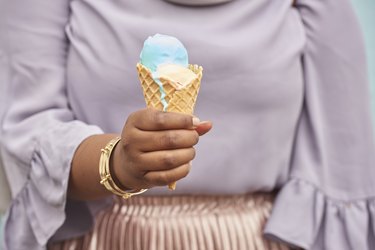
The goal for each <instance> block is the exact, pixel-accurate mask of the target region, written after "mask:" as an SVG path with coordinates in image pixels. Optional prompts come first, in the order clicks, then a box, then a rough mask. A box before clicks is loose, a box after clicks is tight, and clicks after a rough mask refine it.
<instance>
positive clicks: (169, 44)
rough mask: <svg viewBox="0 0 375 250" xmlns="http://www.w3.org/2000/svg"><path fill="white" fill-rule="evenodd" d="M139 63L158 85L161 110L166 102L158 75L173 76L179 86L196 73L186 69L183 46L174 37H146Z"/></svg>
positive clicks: (187, 62)
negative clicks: (148, 71) (149, 72)
mask: <svg viewBox="0 0 375 250" xmlns="http://www.w3.org/2000/svg"><path fill="white" fill-rule="evenodd" d="M140 63H141V64H142V65H143V66H145V67H146V68H148V69H149V70H150V71H151V74H152V78H153V79H154V81H155V82H156V83H157V84H158V85H159V89H160V95H161V102H162V104H163V110H164V111H166V110H167V107H168V103H167V102H166V100H165V96H166V94H165V91H164V88H163V84H162V82H161V81H160V77H161V76H162V77H165V78H169V79H171V78H173V79H172V80H173V81H174V82H176V84H180V85H181V87H183V85H184V84H185V82H189V81H191V80H192V79H193V78H194V77H196V75H195V74H194V73H193V72H192V71H191V70H189V69H188V65H189V60H188V53H187V50H186V48H185V46H184V45H183V44H182V43H181V42H180V41H179V40H178V39H177V38H175V37H173V36H167V35H161V34H156V35H154V36H150V37H148V38H147V39H146V41H145V42H144V45H143V49H142V52H141V55H140Z"/></svg>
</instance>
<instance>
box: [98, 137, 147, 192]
mask: <svg viewBox="0 0 375 250" xmlns="http://www.w3.org/2000/svg"><path fill="white" fill-rule="evenodd" d="M120 140H121V138H120V137H116V138H114V139H112V140H110V141H109V142H108V144H107V145H106V146H105V148H104V149H102V150H101V154H100V161H99V174H100V184H102V185H104V187H105V188H106V189H107V190H108V191H110V192H112V193H114V194H115V195H118V196H121V197H122V198H124V199H129V198H130V197H132V196H134V195H138V194H142V193H144V192H146V191H147V189H138V190H129V191H125V190H122V189H121V188H120V187H119V186H117V184H116V183H115V182H114V181H113V178H112V176H111V172H110V170H109V159H110V158H111V154H112V151H113V149H114V148H115V146H116V144H117V143H118V142H119V141H120Z"/></svg>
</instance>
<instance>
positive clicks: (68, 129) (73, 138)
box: [0, 0, 102, 249]
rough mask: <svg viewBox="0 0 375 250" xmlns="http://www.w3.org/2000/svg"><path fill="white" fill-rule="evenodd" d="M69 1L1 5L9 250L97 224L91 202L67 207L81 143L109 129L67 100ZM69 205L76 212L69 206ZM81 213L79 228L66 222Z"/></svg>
mask: <svg viewBox="0 0 375 250" xmlns="http://www.w3.org/2000/svg"><path fill="white" fill-rule="evenodd" d="M69 3H70V0H55V1H41V0H27V1H21V0H2V1H1V3H0V9H1V12H2V13H1V14H2V17H1V18H2V21H1V22H0V23H1V25H2V27H1V30H2V33H1V35H0V40H1V43H0V44H1V47H0V50H1V51H2V53H3V54H4V55H5V56H4V57H5V60H6V63H5V65H6V67H7V69H6V71H7V73H8V76H9V77H8V79H9V81H7V82H6V84H7V88H6V89H7V95H6V100H5V105H6V107H5V115H4V119H3V121H2V123H1V130H2V132H1V134H2V138H1V143H2V147H1V148H2V157H3V161H4V165H5V166H4V167H5V170H6V173H7V176H8V179H9V184H10V186H11V190H12V197H13V200H12V204H11V207H10V208H9V210H8V212H7V216H6V221H5V239H4V240H5V249H44V248H45V246H46V243H47V241H48V240H49V239H50V238H51V237H52V236H53V235H54V234H55V233H56V231H57V230H58V229H59V230H60V231H62V232H65V233H66V232H69V233H71V234H72V233H73V234H79V233H82V232H83V231H84V230H88V227H89V226H90V223H91V217H90V215H89V210H88V208H87V206H86V204H85V203H83V202H82V203H80V202H74V203H73V202H71V204H70V202H69V204H68V206H66V198H67V186H68V178H69V172H70V164H71V159H72V157H73V154H74V152H75V149H76V148H77V147H78V145H79V144H80V143H81V142H82V140H84V138H86V137H88V136H90V135H92V134H99V133H102V131H101V129H100V128H98V127H95V126H90V125H87V124H85V123H83V122H80V121H77V120H75V117H74V114H73V113H72V111H71V110H70V108H69V103H68V101H67V96H66V84H65V63H66V56H67V48H68V41H67V39H66V36H65V26H66V24H67V22H68V20H69ZM70 208H74V209H70ZM69 209H70V210H71V211H73V212H71V213H68V212H66V211H69ZM78 217H79V218H80V224H79V225H76V226H75V227H72V228H75V231H74V230H73V231H72V230H67V229H66V228H65V229H64V228H61V226H62V225H63V224H64V226H65V227H68V226H69V224H70V225H72V224H71V223H68V222H69V221H70V222H72V221H73V222H72V223H74V218H78ZM76 221H77V220H76ZM15 236H16V237H15Z"/></svg>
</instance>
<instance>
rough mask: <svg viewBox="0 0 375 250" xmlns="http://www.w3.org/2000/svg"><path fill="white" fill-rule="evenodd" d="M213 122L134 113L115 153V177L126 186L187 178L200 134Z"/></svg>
mask: <svg viewBox="0 0 375 250" xmlns="http://www.w3.org/2000/svg"><path fill="white" fill-rule="evenodd" d="M211 127H212V124H211V123H210V122H200V121H199V119H198V118H196V117H192V116H190V115H186V114H180V113H173V112H162V111H158V110H156V109H144V110H140V111H137V112H135V113H132V114H131V115H130V116H129V117H128V120H127V121H126V124H125V126H124V128H123V131H122V135H121V141H120V142H119V144H117V146H116V148H115V149H114V152H113V154H112V157H111V158H112V159H111V164H112V167H113V173H114V174H113V177H115V178H116V179H115V181H116V182H117V184H121V185H120V186H123V188H126V189H141V188H150V187H154V186H165V185H168V184H169V183H173V182H175V181H178V180H180V179H182V178H184V177H185V176H186V175H187V174H188V173H189V171H190V167H191V165H190V162H191V161H192V160H193V159H194V157H195V149H194V145H196V144H197V143H198V141H199V136H200V135H203V134H205V133H207V132H208V131H209V130H210V129H211Z"/></svg>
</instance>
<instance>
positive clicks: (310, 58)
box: [265, 0, 375, 250]
mask: <svg viewBox="0 0 375 250" xmlns="http://www.w3.org/2000/svg"><path fill="white" fill-rule="evenodd" d="M297 8H298V10H299V14H300V17H301V20H302V22H303V25H304V29H305V34H306V47H305V50H304V54H303V59H302V60H303V68H304V75H305V82H304V83H305V92H304V93H305V94H304V105H303V108H302V111H301V115H300V119H299V123H298V127H297V130H296V136H295V144H294V150H293V154H292V160H291V174H290V180H289V182H288V183H286V184H285V186H283V187H282V188H281V190H280V192H279V194H278V196H277V198H276V201H275V205H274V208H273V211H272V214H271V217H270V219H269V221H268V223H267V225H266V228H265V234H266V236H268V237H270V238H274V239H278V240H281V241H284V242H287V243H289V244H292V245H295V246H299V247H302V248H304V249H313V250H322V249H326V250H336V249H340V250H352V249H361V250H370V249H375V235H374V232H375V218H374V216H375V201H374V197H375V145H374V134H373V124H372V119H371V110H370V91H369V83H368V80H367V72H366V56H365V51H364V44H363V41H362V34H361V32H360V29H359V25H358V23H357V20H356V17H355V16H354V13H353V10H352V7H351V5H350V2H349V1H348V0H340V1H338V0H319V1H311V0H299V1H297Z"/></svg>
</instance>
